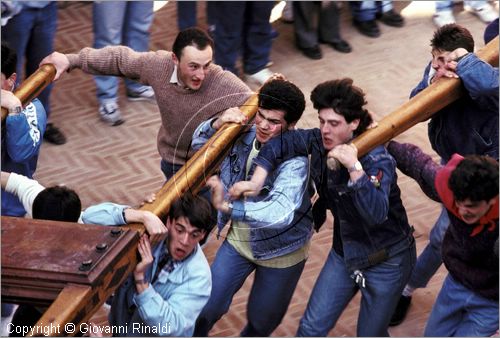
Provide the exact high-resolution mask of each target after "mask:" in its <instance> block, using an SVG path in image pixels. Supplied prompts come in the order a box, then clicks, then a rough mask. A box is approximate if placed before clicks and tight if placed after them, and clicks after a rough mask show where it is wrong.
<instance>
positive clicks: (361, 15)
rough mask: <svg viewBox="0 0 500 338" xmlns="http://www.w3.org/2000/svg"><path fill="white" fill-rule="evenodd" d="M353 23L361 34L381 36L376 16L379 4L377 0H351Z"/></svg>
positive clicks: (374, 36) (372, 36) (373, 36)
mask: <svg viewBox="0 0 500 338" xmlns="http://www.w3.org/2000/svg"><path fill="white" fill-rule="evenodd" d="M349 5H350V7H351V12H352V17H353V24H354V26H355V27H356V28H357V29H358V31H359V32H360V33H361V34H364V35H366V36H368V37H371V38H376V37H378V36H380V29H379V28H378V25H377V22H376V21H375V17H376V14H377V6H376V3H375V1H350V2H349Z"/></svg>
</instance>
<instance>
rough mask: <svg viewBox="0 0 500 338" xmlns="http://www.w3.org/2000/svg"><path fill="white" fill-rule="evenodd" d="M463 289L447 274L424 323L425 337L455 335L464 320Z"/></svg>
mask: <svg viewBox="0 0 500 338" xmlns="http://www.w3.org/2000/svg"><path fill="white" fill-rule="evenodd" d="M463 291H464V290H463V287H461V286H460V285H458V283H457V282H455V281H454V280H453V278H452V277H451V276H450V275H449V274H448V276H446V278H445V280H444V282H443V286H442V287H441V291H439V294H438V297H437V299H436V302H435V303H434V306H433V307H432V311H431V314H430V315H429V319H428V320H427V324H426V325H425V330H424V336H425V337H440V336H441V337H452V336H455V333H456V330H457V328H458V326H459V325H460V322H461V321H462V320H464V314H465V312H464V309H465V307H466V299H465V298H464V296H465V297H468V295H466V293H464V292H463ZM497 306H498V305H497ZM497 320H498V317H497Z"/></svg>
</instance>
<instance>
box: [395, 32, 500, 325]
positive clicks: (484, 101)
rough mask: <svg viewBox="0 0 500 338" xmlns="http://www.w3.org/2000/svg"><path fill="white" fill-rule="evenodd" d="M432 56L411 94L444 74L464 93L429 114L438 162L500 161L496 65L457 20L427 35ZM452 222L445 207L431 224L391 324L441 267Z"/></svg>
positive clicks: (432, 140)
mask: <svg viewBox="0 0 500 338" xmlns="http://www.w3.org/2000/svg"><path fill="white" fill-rule="evenodd" d="M431 48H432V60H431V62H430V63H429V64H428V65H427V67H426V69H425V71H424V77H423V79H422V80H421V81H420V83H419V84H418V85H417V87H416V88H414V89H413V90H412V92H411V95H410V97H413V96H415V95H417V94H418V93H420V92H421V91H422V90H424V89H425V88H427V87H428V86H429V85H430V84H432V83H433V82H435V81H437V80H438V79H440V78H442V77H449V78H460V80H461V82H462V87H463V88H464V89H465V93H464V94H463V95H462V96H461V97H460V98H459V99H458V100H456V101H454V102H453V103H450V104H449V105H447V106H446V107H444V108H443V109H441V110H440V111H438V112H437V113H436V114H434V115H433V117H432V118H431V119H430V122H429V125H428V133H429V141H430V143H431V146H432V149H434V150H435V151H436V152H437V153H438V155H439V156H441V159H442V164H444V163H446V162H448V161H449V160H450V158H451V156H452V155H453V154H454V153H459V154H461V155H463V156H466V155H472V154H477V155H488V156H490V157H492V158H494V159H496V160H498V140H499V135H498V68H496V67H493V66H491V65H489V64H488V63H486V62H484V61H482V60H480V59H479V58H478V57H477V56H476V55H475V54H473V53H472V52H473V51H474V39H473V38H472V35H471V33H470V32H469V31H468V30H467V29H466V28H464V27H462V26H460V25H457V24H448V25H445V26H443V27H441V28H439V29H438V30H436V32H435V33H434V36H433V38H432V40H431ZM449 224H450V220H449V219H448V217H447V212H446V210H445V208H444V207H443V208H442V211H441V215H440V216H439V218H438V219H437V221H436V223H435V224H434V226H433V227H432V230H431V232H430V235H429V244H428V245H427V246H426V247H425V249H424V250H423V251H422V253H421V254H420V255H419V257H418V260H417V264H416V265H415V269H414V270H413V272H412V274H411V277H410V280H409V281H408V285H407V286H406V287H405V289H404V290H403V293H402V295H401V299H400V301H399V304H398V306H397V308H396V311H395V313H394V316H393V318H392V320H391V325H398V324H399V323H401V322H402V321H403V320H404V318H405V316H406V313H407V311H408V308H409V306H410V302H411V297H412V294H413V292H414V290H415V289H417V288H424V287H425V286H426V285H427V283H428V282H429V280H430V279H431V277H432V276H433V275H434V274H435V273H436V271H437V270H438V268H439V267H440V266H441V263H442V262H443V261H442V258H441V243H442V241H443V236H444V234H445V233H446V229H447V228H448V225H449Z"/></svg>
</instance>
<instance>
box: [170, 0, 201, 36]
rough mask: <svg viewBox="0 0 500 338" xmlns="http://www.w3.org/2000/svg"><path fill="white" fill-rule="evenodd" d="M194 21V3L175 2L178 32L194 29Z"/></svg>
mask: <svg viewBox="0 0 500 338" xmlns="http://www.w3.org/2000/svg"><path fill="white" fill-rule="evenodd" d="M207 6H208V2H207ZM196 21H197V20H196V1H177V27H178V28H179V30H180V31H182V30H184V29H186V28H189V27H196Z"/></svg>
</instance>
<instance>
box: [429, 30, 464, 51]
mask: <svg viewBox="0 0 500 338" xmlns="http://www.w3.org/2000/svg"><path fill="white" fill-rule="evenodd" d="M431 47H432V49H436V50H441V51H447V52H451V51H454V50H455V49H457V48H465V49H466V50H467V51H468V52H470V53H472V52H473V51H474V38H473V37H472V34H471V33H470V32H469V31H468V30H467V28H465V27H462V26H460V25H457V24H456V23H450V24H447V25H444V26H443V27H441V28H438V30H436V31H435V32H434V36H433V37H432V39H431Z"/></svg>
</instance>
